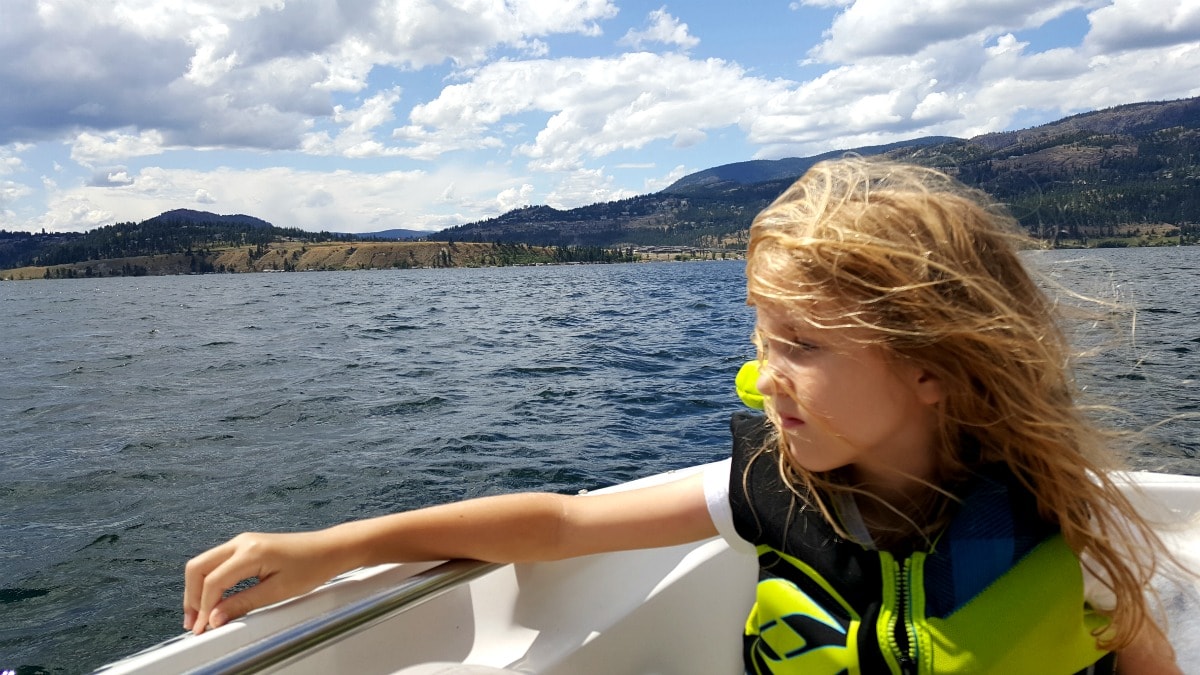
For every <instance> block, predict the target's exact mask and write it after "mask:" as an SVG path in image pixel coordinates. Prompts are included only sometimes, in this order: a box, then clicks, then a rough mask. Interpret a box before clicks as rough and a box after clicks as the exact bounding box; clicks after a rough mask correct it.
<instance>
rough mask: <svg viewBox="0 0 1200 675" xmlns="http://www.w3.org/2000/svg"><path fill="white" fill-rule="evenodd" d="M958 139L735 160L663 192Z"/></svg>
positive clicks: (784, 175)
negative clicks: (805, 154) (842, 158)
mask: <svg viewBox="0 0 1200 675" xmlns="http://www.w3.org/2000/svg"><path fill="white" fill-rule="evenodd" d="M956 140H959V139H957V138H952V137H950V136H925V137H922V138H915V139H913V140H910V141H901V142H899V143H889V144H887V145H872V146H867V147H862V148H855V149H853V150H834V151H832V152H826V153H824V154H820V155H815V156H813V157H788V158H786V159H754V160H750V161H748V162H735V163H733V164H723V165H721V166H718V167H713V168H711V169H705V170H704V171H697V172H696V173H693V174H689V175H687V176H684V177H683V178H680V179H679V180H677V181H675V182H674V183H672V184H671V185H670V186H668V187H667V188H666V189H665V190H663V192H667V193H671V194H684V193H687V192H696V191H698V190H701V189H706V188H707V189H712V188H715V187H717V186H720V185H723V184H728V183H736V184H738V185H752V184H754V183H765V182H767V181H777V180H783V179H789V178H790V179H792V180H795V178H796V177H797V176H800V175H802V174H803V173H804V172H805V171H808V169H809V167H811V166H812V165H813V164H816V163H817V162H820V161H822V160H826V159H834V158H836V157H841V156H842V155H844V154H846V153H847V152H854V153H856V154H859V155H862V156H864V157H870V156H873V155H882V154H884V153H887V152H891V151H893V150H903V149H905V148H923V147H926V146H929V145H938V144H941V143H947V142H950V141H956Z"/></svg>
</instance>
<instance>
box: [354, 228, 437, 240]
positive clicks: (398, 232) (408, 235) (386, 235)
mask: <svg viewBox="0 0 1200 675" xmlns="http://www.w3.org/2000/svg"><path fill="white" fill-rule="evenodd" d="M430 234H432V233H431V232H424V231H422V230H405V229H400V228H396V229H393V230H383V231H382V232H360V233H359V234H358V235H357V236H359V237H361V238H363V239H383V240H386V241H400V240H406V239H420V238H422V237H428V236H429V235H430Z"/></svg>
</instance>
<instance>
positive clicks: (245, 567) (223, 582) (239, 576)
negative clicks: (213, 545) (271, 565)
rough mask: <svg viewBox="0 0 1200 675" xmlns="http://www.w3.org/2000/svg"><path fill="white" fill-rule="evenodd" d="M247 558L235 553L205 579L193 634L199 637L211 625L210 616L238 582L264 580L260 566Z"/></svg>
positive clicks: (264, 575) (239, 552)
mask: <svg viewBox="0 0 1200 675" xmlns="http://www.w3.org/2000/svg"><path fill="white" fill-rule="evenodd" d="M245 558H246V556H244V555H242V552H241V551H238V552H237V553H234V555H233V556H231V557H230V558H229V559H227V560H226V561H225V562H223V563H221V565H219V566H218V567H217V568H216V569H214V570H213V571H212V572H209V573H208V575H207V576H205V577H204V582H203V584H201V589H200V601H199V604H198V606H197V607H196V620H195V623H194V624H193V626H192V632H193V633H196V634H197V635H199V634H200V633H203V632H204V629H205V628H206V627H207V626H208V625H209V624H210V616H209V615H210V614H211V613H212V610H213V608H215V607H216V606H217V604H218V603H220V602H221V597H222V596H223V595H224V594H225V591H227V590H229V589H230V588H233V587H234V586H235V585H237V583H238V582H240V581H242V580H243V579H249V578H250V577H259V578H260V579H263V578H265V577H266V574H264V573H263V572H262V569H261V568H260V567H259V566H258V565H253V564H252V563H250V562H249V561H247V560H246V559H245Z"/></svg>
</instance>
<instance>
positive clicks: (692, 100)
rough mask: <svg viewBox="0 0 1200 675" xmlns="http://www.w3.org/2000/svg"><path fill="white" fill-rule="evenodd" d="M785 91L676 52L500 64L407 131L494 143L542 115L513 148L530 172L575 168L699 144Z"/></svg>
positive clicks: (427, 108)
mask: <svg viewBox="0 0 1200 675" xmlns="http://www.w3.org/2000/svg"><path fill="white" fill-rule="evenodd" d="M785 89H786V85H785V83H782V82H776V81H768V80H764V79H761V78H757V77H753V76H749V75H747V74H746V72H745V71H744V70H743V69H742V68H741V67H740V66H738V65H736V64H732V63H728V62H725V61H722V60H720V59H707V60H703V61H701V60H693V59H690V58H688V57H686V56H683V55H680V54H662V55H660V54H651V53H648V52H638V53H629V54H622V55H620V56H617V57H614V58H596V59H559V60H554V61H551V60H531V61H500V62H496V63H492V64H489V65H487V66H484V67H482V68H480V69H478V70H477V71H476V72H475V73H474V74H473V76H472V77H471V79H470V80H469V81H468V82H465V83H462V84H456V85H452V86H449V87H446V88H445V89H443V90H442V93H441V95H440V96H438V97H437V98H436V99H434V100H432V101H429V102H428V103H424V104H421V105H418V106H415V107H414V108H413V111H412V114H411V120H412V122H413V124H412V125H410V126H409V127H406V128H405V130H404V134H405V135H406V137H409V138H429V139H432V138H448V139H472V138H474V139H479V138H490V137H489V136H488V132H489V131H490V130H491V129H492V128H494V127H496V126H498V125H501V124H502V123H503V122H504V121H505V120H506V119H508V118H511V117H514V116H518V115H524V114H527V113H542V114H545V115H548V117H546V118H545V123H544V126H543V127H542V129H541V130H540V131H539V132H538V133H537V135H536V136H535V137H534V138H533V140H532V141H531V142H526V143H522V144H520V145H519V146H517V148H516V150H515V152H516V153H517V154H518V155H523V156H525V157H528V158H530V159H531V160H532V161H531V163H530V167H531V168H532V169H534V170H538V171H565V172H574V171H578V170H580V169H582V168H583V167H584V164H585V161H586V160H587V159H591V158H599V157H604V156H606V155H609V154H611V153H613V152H617V151H620V150H636V149H639V148H642V147H645V146H646V145H647V144H649V143H651V142H653V141H655V140H659V139H667V138H670V139H677V142H680V143H683V144H687V143H689V142H695V141H696V140H698V139H699V138H700V136H701V135H702V134H703V133H704V132H705V130H709V129H719V128H723V127H727V126H730V125H734V124H739V123H741V122H743V121H744V120H745V119H746V118H747V117H748V116H749V115H750V114H751V113H752V112H753V111H754V109H755V107H756V106H757V105H759V104H762V103H766V102H767V101H768V100H769V99H770V97H771V96H772V95H773V94H775V93H778V92H782V91H784V90H785ZM444 142H445V141H444Z"/></svg>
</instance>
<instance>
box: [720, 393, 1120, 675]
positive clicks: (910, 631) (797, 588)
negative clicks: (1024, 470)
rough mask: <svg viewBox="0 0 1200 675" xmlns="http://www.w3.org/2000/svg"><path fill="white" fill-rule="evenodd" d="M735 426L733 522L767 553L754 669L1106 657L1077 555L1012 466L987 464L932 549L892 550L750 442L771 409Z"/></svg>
mask: <svg viewBox="0 0 1200 675" xmlns="http://www.w3.org/2000/svg"><path fill="white" fill-rule="evenodd" d="M732 426H733V431H734V439H735V440H734V461H733V467H732V470H731V475H730V501H731V506H732V507H733V512H734V522H735V526H736V527H737V529H738V532H739V534H741V536H743V537H744V538H746V539H747V540H749V541H751V542H754V543H755V544H756V546H757V551H758V556H759V583H758V589H757V597H756V603H755V605H754V608H753V610H752V611H751V613H750V616H749V618H748V619H747V622H746V639H745V665H746V670H747V672H749V673H755V674H756V675H766V674H767V673H771V674H777V675H784V674H792V673H796V674H803V675H839V674H841V673H847V674H849V675H855V674H858V673H865V674H867V675H873V674H875V673H895V674H897V675H907V674H909V673H911V674H914V675H918V674H924V673H938V674H941V673H973V674H978V673H995V674H997V675H1012V674H1025V673H1036V674H1038V675H1043V674H1044V675H1053V674H1060V675H1071V674H1073V673H1077V672H1080V671H1083V670H1085V669H1087V668H1088V667H1089V666H1091V665H1092V664H1095V663H1096V662H1097V661H1101V659H1104V657H1105V654H1106V653H1105V652H1104V651H1102V650H1100V649H1098V648H1097V646H1096V638H1095V637H1094V635H1093V633H1094V631H1097V630H1099V629H1101V628H1103V627H1104V626H1105V625H1106V622H1107V619H1106V618H1105V617H1103V616H1101V615H1099V614H1096V613H1094V612H1092V611H1090V610H1089V609H1087V607H1086V606H1085V602H1084V596H1083V575H1082V571H1081V568H1080V564H1079V559H1078V558H1077V557H1076V555H1075V554H1074V552H1073V551H1071V549H1070V547H1068V546H1067V544H1066V542H1065V541H1064V540H1063V538H1062V536H1061V535H1060V534H1059V533H1058V532H1057V529H1056V528H1054V527H1053V526H1052V525H1050V524H1047V523H1045V522H1044V521H1042V520H1041V519H1040V518H1038V517H1037V512H1036V503H1035V502H1034V500H1033V498H1032V495H1029V494H1028V493H1025V492H1024V491H1023V490H1022V489H1020V488H1019V486H1017V485H1016V482H1015V481H1010V480H1005V478H1006V475H1007V474H1006V473H1004V472H1002V471H999V470H996V471H993V472H992V474H993V475H988V474H984V475H982V476H981V477H980V479H979V480H978V481H977V484H976V485H975V487H974V488H973V489H972V490H971V491H970V492H969V494H968V495H967V496H966V497H965V498H964V499H963V504H962V506H961V510H960V512H959V514H958V515H957V516H956V517H955V518H954V520H953V521H952V522H951V524H950V526H949V527H948V528H947V529H946V531H945V532H944V533H943V534H942V535H941V536H940V537H939V539H938V541H937V543H936V546H935V547H934V548H933V550H931V551H928V552H926V551H916V552H913V553H911V554H909V555H907V556H905V557H901V558H897V557H896V556H894V555H893V554H892V553H889V552H887V551H874V550H870V549H867V548H865V547H863V546H861V545H859V544H857V543H854V542H851V541H847V540H845V539H842V538H840V537H838V536H837V534H836V532H835V531H834V530H833V528H832V527H831V526H830V525H829V524H828V523H827V522H826V521H825V519H824V517H823V516H822V515H821V514H820V512H819V511H816V510H814V509H812V508H807V507H804V506H802V505H800V504H799V503H798V502H797V501H794V500H795V499H797V498H796V497H795V495H793V494H792V493H791V491H790V490H789V489H788V488H787V487H786V486H784V485H783V484H782V481H781V479H780V478H779V473H778V470H777V468H776V464H775V460H774V459H773V458H772V457H771V456H769V455H770V453H766V454H764V455H759V454H757V453H756V452H754V451H755V450H757V448H759V447H761V446H762V440H763V437H764V435H765V430H764V428H765V423H764V422H763V421H762V418H759V417H751V416H749V415H738V416H735V419H734V423H733V425H732ZM1104 664H1105V665H1106V666H1110V665H1111V659H1105V661H1104ZM1101 672H1102V671H1101Z"/></svg>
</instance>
